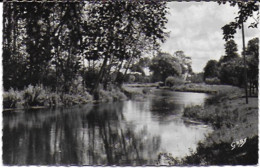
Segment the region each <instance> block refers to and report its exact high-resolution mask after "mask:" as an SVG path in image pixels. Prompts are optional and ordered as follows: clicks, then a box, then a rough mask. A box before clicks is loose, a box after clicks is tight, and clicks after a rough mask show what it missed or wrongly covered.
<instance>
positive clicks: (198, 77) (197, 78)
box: [187, 73, 204, 83]
mask: <svg viewBox="0 0 260 168" xmlns="http://www.w3.org/2000/svg"><path fill="white" fill-rule="evenodd" d="M203 76H204V74H203V73H198V74H193V75H191V77H189V78H187V80H190V81H191V83H203V82H204V79H203Z"/></svg>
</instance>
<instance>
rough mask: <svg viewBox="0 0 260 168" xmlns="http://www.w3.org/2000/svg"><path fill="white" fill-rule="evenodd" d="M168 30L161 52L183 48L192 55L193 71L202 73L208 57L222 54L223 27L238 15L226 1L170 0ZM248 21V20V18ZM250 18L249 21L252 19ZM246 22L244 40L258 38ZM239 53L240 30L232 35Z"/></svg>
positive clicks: (259, 34) (213, 57) (257, 31)
mask: <svg viewBox="0 0 260 168" xmlns="http://www.w3.org/2000/svg"><path fill="white" fill-rule="evenodd" d="M167 5H168V7H169V9H168V10H169V14H168V23H167V25H166V28H167V31H170V36H169V38H168V39H167V40H166V42H165V43H164V44H162V47H161V49H162V51H164V52H168V53H170V54H173V53H174V52H175V51H178V50H182V51H184V53H185V54H186V55H187V56H190V57H191V58H192V69H193V71H194V72H202V71H203V68H204V67H205V65H206V63H207V61H208V60H211V59H215V60H219V58H220V57H221V56H222V55H224V53H225V50H224V44H225V41H224V40H223V35H222V29H221V28H222V27H223V26H224V25H225V24H228V23H229V22H231V21H234V18H235V17H236V16H237V12H238V9H237V7H230V6H229V4H226V5H218V3H217V2H169V3H168V4H167ZM249 21H250V20H249ZM251 21H252V20H251ZM249 23H250V22H247V23H246V24H245V27H246V28H245V37H246V38H245V40H246V45H247V41H249V40H250V39H252V38H254V37H259V36H260V32H259V29H252V28H249V29H248V28H247V27H248V26H249ZM234 40H235V42H236V43H237V45H238V50H239V54H240V53H241V51H242V36H241V30H238V31H237V34H236V35H235V39H234Z"/></svg>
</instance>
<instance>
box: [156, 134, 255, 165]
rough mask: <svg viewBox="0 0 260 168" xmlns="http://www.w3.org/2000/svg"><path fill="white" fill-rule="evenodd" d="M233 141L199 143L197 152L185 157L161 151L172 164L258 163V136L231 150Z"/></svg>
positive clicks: (161, 155)
mask: <svg viewBox="0 0 260 168" xmlns="http://www.w3.org/2000/svg"><path fill="white" fill-rule="evenodd" d="M230 144H231V143H227V142H221V143H214V144H213V145H211V146H206V145H204V144H203V143H201V142H200V143H199V144H198V147H197V149H196V151H195V152H192V154H191V155H190V156H186V157H185V158H183V159H178V158H174V157H173V156H172V155H171V154H168V153H161V154H160V155H159V160H160V159H161V158H162V157H163V158H165V160H166V161H167V163H168V165H171V166H176V165H179V166H183V165H186V166H194V165H196V166H212V165H217V166H220V165H232V166H234V165H257V163H258V136H254V137H252V138H247V140H246V143H245V144H244V145H243V146H242V147H240V148H236V149H234V150H231V147H230Z"/></svg>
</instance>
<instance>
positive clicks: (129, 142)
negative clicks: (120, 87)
mask: <svg viewBox="0 0 260 168" xmlns="http://www.w3.org/2000/svg"><path fill="white" fill-rule="evenodd" d="M122 108H123V103H113V104H103V105H99V106H86V107H85V108H84V107H81V108H72V109H56V110H49V111H46V110H35V111H30V112H25V113H23V114H5V116H4V128H3V163H4V164H5V165H145V164H153V163H154V160H151V157H150V155H151V154H153V153H154V155H156V153H157V150H158V149H159V146H160V137H158V136H151V135H150V134H149V132H148V131H147V130H146V128H145V127H144V128H143V129H142V130H140V131H135V126H134V125H132V124H130V123H125V122H124V115H123V113H122ZM43 113H44V114H43ZM144 137H145V138H144ZM154 157H156V156H154Z"/></svg>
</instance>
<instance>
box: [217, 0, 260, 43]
mask: <svg viewBox="0 0 260 168" xmlns="http://www.w3.org/2000/svg"><path fill="white" fill-rule="evenodd" d="M227 2H228V3H229V4H230V6H233V7H235V6H238V9H239V11H238V16H237V17H235V21H233V22H230V23H229V24H226V25H225V26H223V27H222V30H223V35H224V37H223V38H224V39H225V40H226V41H228V40H229V39H232V38H234V35H235V34H236V33H237V31H236V30H237V29H238V28H239V29H241V28H242V24H243V23H244V22H246V21H247V20H248V18H253V19H254V21H253V22H252V23H251V24H250V25H249V27H252V28H257V26H258V24H259V5H258V2H257V1H248V2H245V1H218V3H219V4H226V3H227ZM254 15H256V16H257V18H254Z"/></svg>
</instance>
